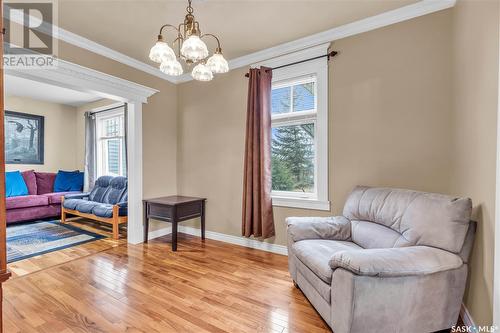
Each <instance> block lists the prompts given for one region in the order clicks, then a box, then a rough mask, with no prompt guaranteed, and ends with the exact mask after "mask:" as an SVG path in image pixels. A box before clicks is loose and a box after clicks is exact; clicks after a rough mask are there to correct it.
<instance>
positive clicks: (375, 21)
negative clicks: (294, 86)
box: [176, 0, 456, 83]
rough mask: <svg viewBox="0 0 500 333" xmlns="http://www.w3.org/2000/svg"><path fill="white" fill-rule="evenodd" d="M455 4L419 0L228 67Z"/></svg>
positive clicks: (181, 78) (185, 78)
mask: <svg viewBox="0 0 500 333" xmlns="http://www.w3.org/2000/svg"><path fill="white" fill-rule="evenodd" d="M455 3H456V0H422V1H419V2H416V3H414V4H411V5H407V6H404V7H401V8H397V9H393V10H390V11H388V12H385V13H382V14H378V15H375V16H371V17H368V18H365V19H362V20H359V21H355V22H352V23H348V24H344V25H341V26H339V27H336V28H333V29H330V30H326V31H323V32H320V33H317V34H314V35H310V36H307V37H303V38H300V39H296V40H294V41H291V42H287V43H283V44H280V45H277V46H273V47H270V48H268V49H264V50H261V51H257V52H254V53H250V54H247V55H244V56H242V57H238V58H235V59H232V60H229V69H230V70H233V69H236V68H241V67H245V66H250V65H252V64H255V63H259V62H262V61H265V60H268V59H272V58H276V57H279V56H282V55H285V54H289V53H293V52H297V51H300V50H303V49H307V48H310V47H313V46H317V45H320V44H324V43H331V42H333V41H336V40H339V39H342V38H346V37H350V36H354V35H357V34H360V33H363V32H367V31H371V30H375V29H379V28H383V27H386V26H389V25H392V24H395V23H399V22H403V21H407V20H411V19H413V18H416V17H420V16H423V15H427V14H431V13H434V12H438V11H441V10H444V9H448V8H451V7H453V6H455ZM191 80H192V78H191V76H190V75H189V74H184V75H182V76H179V77H178V78H177V80H176V83H182V82H188V81H191Z"/></svg>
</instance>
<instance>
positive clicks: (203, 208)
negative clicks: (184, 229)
mask: <svg viewBox="0 0 500 333" xmlns="http://www.w3.org/2000/svg"><path fill="white" fill-rule="evenodd" d="M201 239H202V240H205V201H203V202H202V203H201Z"/></svg>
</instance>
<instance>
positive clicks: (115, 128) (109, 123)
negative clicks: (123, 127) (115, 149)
mask: <svg viewBox="0 0 500 333" xmlns="http://www.w3.org/2000/svg"><path fill="white" fill-rule="evenodd" d="M104 131H105V132H104V135H105V136H118V135H119V134H120V118H119V117H115V118H110V119H106V121H105V125H104Z"/></svg>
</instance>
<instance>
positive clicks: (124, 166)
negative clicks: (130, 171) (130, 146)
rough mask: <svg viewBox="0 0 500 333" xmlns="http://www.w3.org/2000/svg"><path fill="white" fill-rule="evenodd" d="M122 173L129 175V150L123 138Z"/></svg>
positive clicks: (122, 174)
mask: <svg viewBox="0 0 500 333" xmlns="http://www.w3.org/2000/svg"><path fill="white" fill-rule="evenodd" d="M121 141H122V152H123V153H122V173H121V176H127V151H126V147H125V139H122V140H121Z"/></svg>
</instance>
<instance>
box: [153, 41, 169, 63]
mask: <svg viewBox="0 0 500 333" xmlns="http://www.w3.org/2000/svg"><path fill="white" fill-rule="evenodd" d="M149 59H151V60H152V61H154V62H157V63H162V62H168V61H172V60H175V52H174V50H172V48H171V47H170V46H168V44H167V43H165V42H163V41H161V40H159V41H157V42H156V44H155V45H154V46H153V47H152V48H151V51H149Z"/></svg>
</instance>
